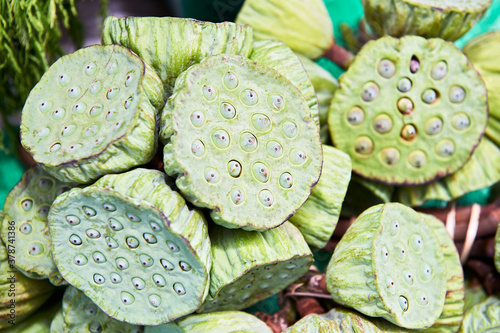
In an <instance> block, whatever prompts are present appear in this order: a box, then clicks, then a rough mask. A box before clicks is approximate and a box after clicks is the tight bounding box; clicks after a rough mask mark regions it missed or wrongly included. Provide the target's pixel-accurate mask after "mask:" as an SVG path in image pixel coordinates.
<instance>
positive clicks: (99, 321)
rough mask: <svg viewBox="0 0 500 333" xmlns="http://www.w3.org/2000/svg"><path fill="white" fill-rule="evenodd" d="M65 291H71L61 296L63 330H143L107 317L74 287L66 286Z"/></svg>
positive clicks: (73, 331) (137, 332)
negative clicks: (68, 295) (67, 295)
mask: <svg viewBox="0 0 500 333" xmlns="http://www.w3.org/2000/svg"><path fill="white" fill-rule="evenodd" d="M67 293H71V294H72V295H70V297H64V298H63V304H64V312H63V321H64V332H68V333H76V332H82V333H84V332H104V331H113V330H114V331H119V332H127V333H140V332H143V331H144V329H143V327H141V326H137V325H131V324H127V323H126V322H122V321H118V320H116V319H113V318H112V317H109V316H108V315H107V314H105V313H104V312H103V311H102V310H101V309H100V308H99V307H98V306H97V305H96V304H95V303H94V302H92V301H91V300H90V299H89V298H88V297H87V296H85V294H84V293H82V292H81V291H78V289H76V288H74V287H71V286H70V287H68V288H67V289H66V291H65V294H67ZM73 294H76V295H73ZM114 331H113V332H114Z"/></svg>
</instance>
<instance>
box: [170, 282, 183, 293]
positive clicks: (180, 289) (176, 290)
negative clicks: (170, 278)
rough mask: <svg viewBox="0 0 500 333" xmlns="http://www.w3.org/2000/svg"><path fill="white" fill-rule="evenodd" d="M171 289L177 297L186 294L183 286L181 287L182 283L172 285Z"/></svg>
mask: <svg viewBox="0 0 500 333" xmlns="http://www.w3.org/2000/svg"><path fill="white" fill-rule="evenodd" d="M173 288H174V290H175V292H176V293H177V294H178V295H185V294H186V289H184V286H183V285H182V283H179V282H177V283H174V285H173Z"/></svg>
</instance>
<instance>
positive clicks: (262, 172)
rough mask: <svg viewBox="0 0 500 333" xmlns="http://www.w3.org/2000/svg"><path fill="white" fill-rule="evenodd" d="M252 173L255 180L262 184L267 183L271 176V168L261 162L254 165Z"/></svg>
mask: <svg viewBox="0 0 500 333" xmlns="http://www.w3.org/2000/svg"><path fill="white" fill-rule="evenodd" d="M252 173H253V176H254V177H255V179H257V180H258V181H259V182H261V183H267V181H268V180H269V177H270V176H271V173H270V171H269V168H268V167H267V166H266V165H265V164H264V163H261V162H257V163H254V165H253V167H252Z"/></svg>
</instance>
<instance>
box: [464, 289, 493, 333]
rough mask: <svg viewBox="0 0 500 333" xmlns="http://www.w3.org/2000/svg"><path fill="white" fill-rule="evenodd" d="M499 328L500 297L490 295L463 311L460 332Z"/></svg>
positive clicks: (481, 332)
mask: <svg viewBox="0 0 500 333" xmlns="http://www.w3.org/2000/svg"><path fill="white" fill-rule="evenodd" d="M499 330H500V298H498V296H490V297H488V298H487V299H486V300H485V301H484V302H482V303H479V304H477V305H475V306H473V307H472V308H471V309H470V310H469V311H467V312H466V313H465V316H464V320H463V322H462V326H461V327H460V333H469V332H474V333H486V332H498V331H499Z"/></svg>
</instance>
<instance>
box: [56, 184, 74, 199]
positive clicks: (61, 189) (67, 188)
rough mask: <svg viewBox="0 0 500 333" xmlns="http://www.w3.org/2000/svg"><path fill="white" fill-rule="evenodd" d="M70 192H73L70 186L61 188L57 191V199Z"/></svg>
mask: <svg viewBox="0 0 500 333" xmlns="http://www.w3.org/2000/svg"><path fill="white" fill-rule="evenodd" d="M69 190H71V188H69V187H68V186H63V187H61V188H60V189H58V190H57V192H56V197H57V196H59V195H61V194H63V193H65V192H68V191H69Z"/></svg>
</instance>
